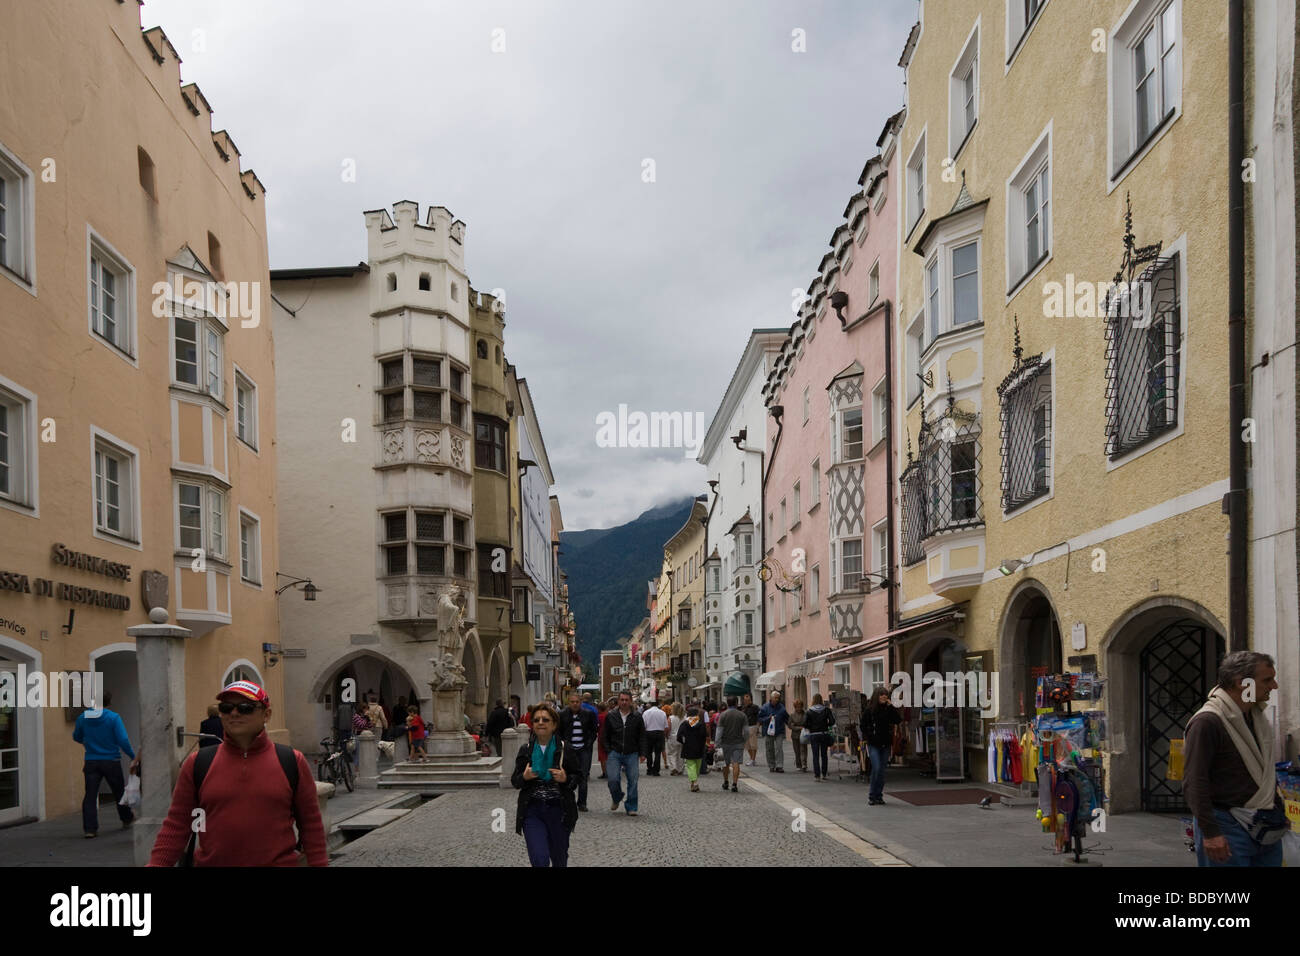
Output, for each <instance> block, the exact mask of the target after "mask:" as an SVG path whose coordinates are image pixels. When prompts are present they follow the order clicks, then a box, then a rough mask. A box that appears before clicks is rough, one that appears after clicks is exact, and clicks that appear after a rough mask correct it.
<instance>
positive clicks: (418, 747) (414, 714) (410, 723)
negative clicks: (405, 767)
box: [406, 706, 429, 761]
mask: <svg viewBox="0 0 1300 956" xmlns="http://www.w3.org/2000/svg"><path fill="white" fill-rule="evenodd" d="M406 710H407V713H408V714H409V716H408V717H407V718H406V735H407V745H408V746H409V747H410V750H411V759H412V760H415V761H420V760H424V759H426V758H427V757H428V756H429V755H428V754H427V753H425V752H424V738H425V736H426V734H425V732H424V721H423V720H422V719H421V717H420V708H419V707H415V706H410V707H408V708H406Z"/></svg>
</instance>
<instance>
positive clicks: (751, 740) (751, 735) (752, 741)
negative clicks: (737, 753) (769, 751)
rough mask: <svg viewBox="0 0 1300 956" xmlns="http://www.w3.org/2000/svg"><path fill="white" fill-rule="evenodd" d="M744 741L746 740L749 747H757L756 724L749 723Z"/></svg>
mask: <svg viewBox="0 0 1300 956" xmlns="http://www.w3.org/2000/svg"><path fill="white" fill-rule="evenodd" d="M745 742H746V743H747V744H748V745H749V746H750V747H757V746H758V724H751V725H750V727H749V730H748V736H747V737H746V738H745Z"/></svg>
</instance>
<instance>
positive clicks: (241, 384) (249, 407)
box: [232, 365, 258, 451]
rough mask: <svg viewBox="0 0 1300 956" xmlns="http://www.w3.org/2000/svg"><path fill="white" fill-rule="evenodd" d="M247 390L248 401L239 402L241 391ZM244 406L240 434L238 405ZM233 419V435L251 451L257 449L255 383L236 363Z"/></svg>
mask: <svg viewBox="0 0 1300 956" xmlns="http://www.w3.org/2000/svg"><path fill="white" fill-rule="evenodd" d="M244 392H248V394H249V399H250V401H249V402H248V403H243V402H241V397H242V393H244ZM241 405H243V406H244V408H245V422H244V427H243V431H244V434H242V435H241V434H240V433H239V432H240V422H239V415H240V407H241ZM232 417H233V418H234V420H235V437H236V438H238V439H239V440H240V441H242V442H243V443H244V444H245V445H247V446H248V447H249V448H251V449H252V450H253V451H257V432H258V427H257V426H258V394H257V383H256V382H254V381H253V380H252V379H251V378H249V377H248V375H247V374H245V372H244V370H243V369H241V368H240V367H239V366H238V365H236V366H235V414H234V415H233V416H232Z"/></svg>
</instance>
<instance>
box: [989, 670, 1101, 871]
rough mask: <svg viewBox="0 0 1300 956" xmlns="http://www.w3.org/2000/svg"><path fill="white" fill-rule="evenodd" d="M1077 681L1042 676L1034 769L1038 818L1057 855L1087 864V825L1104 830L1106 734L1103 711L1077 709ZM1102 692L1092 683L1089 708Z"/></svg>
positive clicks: (1071, 676) (1070, 676)
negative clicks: (1050, 835) (1103, 748)
mask: <svg viewBox="0 0 1300 956" xmlns="http://www.w3.org/2000/svg"><path fill="white" fill-rule="evenodd" d="M1078 678H1079V675H1076V674H1056V675H1052V676H1050V677H1042V678H1039V681H1038V691H1037V695H1036V701H1035V703H1036V704H1037V708H1036V709H1037V710H1038V716H1037V717H1035V718H1034V721H1033V735H1032V746H1033V752H1032V754H1030V759H1031V760H1032V761H1033V763H1034V765H1035V776H1036V777H1037V785H1038V813H1037V818H1038V820H1039V823H1040V825H1041V826H1042V828H1043V832H1044V833H1053V834H1055V837H1056V839H1055V851H1056V852H1057V853H1060V854H1067V853H1072V854H1073V860H1071V861H1070V862H1073V863H1085V862H1088V861H1087V860H1084V859H1083V853H1084V849H1083V838H1084V836H1085V835H1086V834H1087V832H1088V828H1089V826H1092V827H1093V829H1094V830H1096V831H1102V830H1103V829H1104V827H1105V803H1106V775H1105V770H1104V769H1103V768H1102V765H1101V753H1100V747H1101V744H1102V743H1103V742H1104V741H1105V740H1106V737H1107V733H1106V713H1105V711H1102V710H1085V711H1080V712H1075V711H1074V710H1073V708H1072V704H1073V702H1074V688H1075V687H1076V686H1077V684H1078ZM1098 690H1099V682H1096V681H1095V680H1094V682H1093V684H1092V686H1091V687H1090V689H1089V699H1088V703H1089V704H1092V703H1093V701H1094V700H1095V698H1096V697H1099V696H1100V693H1099V692H1098ZM995 726H996V725H995ZM1008 749H1010V747H1009V746H1008Z"/></svg>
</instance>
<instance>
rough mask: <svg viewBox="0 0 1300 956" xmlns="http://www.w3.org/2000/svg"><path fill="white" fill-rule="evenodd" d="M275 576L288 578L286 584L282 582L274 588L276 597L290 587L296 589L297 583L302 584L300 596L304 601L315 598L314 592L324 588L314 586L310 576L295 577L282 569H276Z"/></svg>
mask: <svg viewBox="0 0 1300 956" xmlns="http://www.w3.org/2000/svg"><path fill="white" fill-rule="evenodd" d="M275 576H276V577H277V578H289V579H290V581H289V583H288V584H282V585H280V586H279V587H278V588H276V589H275V594H276V597H279V596H280V595H281V594H283V593H284V592H285V591H287V590H289V589H290V588H294V589H295V590H297V587H298V585H299V584H301V585H302V586H303V587H302V598H303V600H304V601H314V600H316V592H317V591H323V590H324V588H318V587H316V585H314V584H312V583H311V578H295V577H294V576H293V575H292V574H285V573H284V572H283V571H276V572H275Z"/></svg>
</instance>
